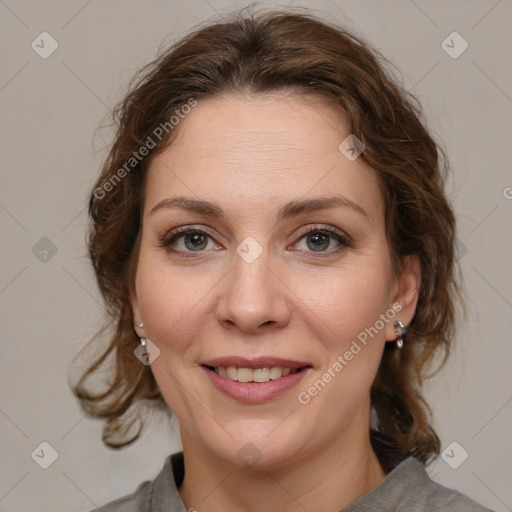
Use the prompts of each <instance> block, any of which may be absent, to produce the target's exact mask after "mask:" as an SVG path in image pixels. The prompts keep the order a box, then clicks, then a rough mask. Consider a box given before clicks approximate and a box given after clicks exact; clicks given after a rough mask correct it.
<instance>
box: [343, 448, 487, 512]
mask: <svg viewBox="0 0 512 512" xmlns="http://www.w3.org/2000/svg"><path fill="white" fill-rule="evenodd" d="M374 510H379V511H381V512H394V511H396V510H404V511H405V510H406V511H407V512H492V511H491V510H489V509H487V508H485V507H483V506H482V505H479V504H478V503H476V502H474V501H473V500H471V499H469V498H468V497H467V496H464V495H463V494H461V493H460V492H458V491H455V490H453V489H448V488H447V487H444V486H442V485H440V484H438V483H436V482H434V481H433V480H432V479H431V478H430V477H429V475H428V473H427V471H426V470H425V468H424V466H423V464H422V463H421V462H420V461H418V460H417V459H415V458H414V457H409V458H407V459H405V460H403V461H402V462H400V464H398V465H397V466H396V467H395V468H394V469H393V470H392V471H391V472H390V473H389V474H388V475H387V477H386V478H385V479H384V481H383V482H382V483H381V484H380V485H378V486H377V487H375V488H374V489H372V490H371V491H370V492H368V493H367V494H365V495H364V496H362V497H361V498H359V499H358V500H357V501H356V502H354V503H353V504H352V505H350V506H349V507H348V508H346V509H345V510H344V511H343V512H372V511H374Z"/></svg>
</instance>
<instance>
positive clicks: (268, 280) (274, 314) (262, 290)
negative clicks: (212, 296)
mask: <svg viewBox="0 0 512 512" xmlns="http://www.w3.org/2000/svg"><path fill="white" fill-rule="evenodd" d="M221 283H222V284H220V286H221V288H220V290H219V293H220V295H219V299H218V306H217V319H218V322H219V323H220V324H221V325H222V326H223V327H225V328H228V329H239V330H240V331H243V332H244V333H250V334H257V333H262V332H268V331H269V330H272V329H279V328H283V327H285V326H286V325H287V324H288V323H289V322H290V296H291V292H290V290H289V288H288V287H287V286H286V285H285V284H284V283H283V281H282V280H281V279H280V277H278V272H277V271H276V270H275V269H272V268H270V266H269V261H268V260H267V258H266V253H265V252H264V253H263V254H261V255H260V257H259V258H258V259H256V261H253V262H251V263H248V262H246V261H244V260H243V259H242V258H241V257H238V256H236V257H235V262H234V265H233V267H232V269H231V271H230V272H229V273H228V274H227V275H226V277H225V278H224V279H223V280H222V281H221Z"/></svg>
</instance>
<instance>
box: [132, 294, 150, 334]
mask: <svg viewBox="0 0 512 512" xmlns="http://www.w3.org/2000/svg"><path fill="white" fill-rule="evenodd" d="M130 305H131V307H132V316H133V323H134V326H133V328H134V329H135V332H136V333H137V336H138V337H139V338H145V337H146V331H145V329H144V327H139V325H138V324H139V323H141V322H142V321H143V320H142V316H141V314H140V306H139V299H138V297H137V291H136V290H135V286H132V287H131V288H130Z"/></svg>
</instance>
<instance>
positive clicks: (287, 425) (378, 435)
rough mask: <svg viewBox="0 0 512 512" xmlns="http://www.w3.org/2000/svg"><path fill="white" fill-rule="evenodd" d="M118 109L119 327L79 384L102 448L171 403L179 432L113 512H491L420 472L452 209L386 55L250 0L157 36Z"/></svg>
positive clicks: (98, 235)
mask: <svg viewBox="0 0 512 512" xmlns="http://www.w3.org/2000/svg"><path fill="white" fill-rule="evenodd" d="M116 114H117V115H118V131H117V136H116V139H115V142H114V144H113V146H112V148H111V151H110V154H109V156H108V159H107V161H106V162H105V165H104V168H103V171H102V174H101V176H100V178H99V179H98V182H97V183H96V186H95V188H94V190H93V192H92V194H91V198H90V216H91V231H90V236H89V250H90V255H91V258H92V262H93V265H94V269H95V272H96V275H97V279H98V283H99V287H100V289H101V292H102V294H103V296H104V299H105V302H106V304H107V306H108V313H109V315H110V319H111V321H112V320H113V322H114V324H115V329H114V330H113V332H112V333H111V342H110V344H109V346H108V348H107V349H106V350H105V351H104V353H103V355H102V357H101V358H100V359H98V360H97V361H95V362H94V364H92V365H91V366H90V368H88V370H87V371H86V373H85V374H84V376H83V377H82V379H81V380H80V381H79V382H78V384H77V385H76V386H75V387H74V392H75V394H76V395H77V396H78V397H79V398H80V400H81V402H82V405H83V407H84V409H85V410H86V411H87V413H88V414H89V415H91V416H93V417H99V418H104V419H105V420H106V421H105V427H104V441H105V443H106V444H107V445H108V446H111V447H120V446H123V445H126V444H128V443H130V442H133V441H134V440H135V439H137V437H138V436H139V434H140V431H141V428H142V424H143V418H142V416H143V415H142V412H141V410H142V409H141V406H142V404H147V403H150V404H154V405H155V406H164V407H166V408H167V407H168V409H169V410H170V411H172V413H173V414H174V415H176V417H177V419H178V422H179V425H180V434H181V440H182V445H183V451H182V452H179V453H176V454H173V455H171V456H169V458H168V459H167V461H166V464H165V466H164V468H163V469H162V471H161V473H160V474H159V475H158V476H157V477H156V479H155V480H154V481H151V482H144V483H143V484H141V485H140V486H139V487H138V488H137V490H136V491H135V492H134V494H132V495H130V496H127V497H125V498H122V499H120V500H117V501H115V502H113V503H111V504H109V505H107V506H105V507H102V510H104V511H123V512H128V511H130V512H131V511H139V510H141V511H142V510H144V511H157V510H158V511H160V510H166V511H171V510H175V511H182V512H183V511H185V510H197V511H199V512H208V511H219V510H226V511H231V510H244V511H259V510H269V509H272V510H279V511H293V510H307V511H311V512H312V511H320V510H321V511H340V510H343V511H345V512H349V511H350V512H355V511H363V510H364V511H367V510H379V511H394V510H414V511H427V510H428V511H432V510H443V511H444V510H457V511H482V510H486V509H484V508H483V507H481V506H479V505H478V504H476V503H474V502H473V501H471V500H469V499H468V498H467V497H465V496H463V495H461V494H459V493H458V492H456V491H454V490H449V489H446V488H444V487H441V486H440V485H438V484H436V483H434V482H432V481H431V480H430V479H429V477H428V475H427V473H426V471H425V469H424V465H425V464H427V463H428V462H430V461H431V460H432V458H434V457H436V456H437V455H439V451H440V441H439V438H438V437H437V435H436V433H435V431H434V429H433V428H432V426H431V424H430V416H429V409H428V406H427V405H426V403H425V401H424V399H423V397H422V394H421V384H422V379H423V377H424V375H425V372H426V370H427V367H428V365H429V363H431V362H432V361H433V359H434V358H435V357H437V356H438V354H439V353H441V354H443V355H445V356H446V355H447V354H448V351H449V347H450V343H451V341H452V340H453V337H454V324H455V306H456V301H457V299H458V286H457V280H456V262H455V258H454V236H455V219H454V214H453V210H452V208H451V206H450V205H449V204H448V202H447V200H446V198H445V196H444V193H443V180H444V170H445V167H444V161H443V160H442V159H441V157H440V155H441V151H440V150H439V148H438V147H437V145H436V143H435V142H434V140H433V139H432V137H431V135H430V134H429V133H428V131H427V130H426V129H425V127H424V126H423V124H422V122H421V114H420V110H419V107H417V106H416V104H415V103H414V99H413V98H412V97H410V96H409V95H408V94H407V93H406V92H405V91H404V90H403V89H402V88H400V86H398V85H397V84H395V82H394V81H393V79H392V78H391V76H390V74H389V73H388V72H387V71H386V70H385V64H384V61H383V59H382V58H381V57H380V56H379V55H378V54H377V53H376V52H375V51H373V50H371V49H369V48H368V46H367V45H366V44H365V43H363V42H362V41H361V40H359V39H358V38H356V37H354V36H353V35H351V34H349V33H347V32H346V31H344V30H341V29H339V28H337V27H333V26H330V25H328V24H326V23H325V22H322V21H320V20H317V19H315V18H313V17H311V16H306V15H297V14H290V13H286V12H271V13H267V14H264V15H258V16H245V17H244V16H240V17H238V18H236V19H233V20H227V21H226V22H225V23H219V24H215V25H211V26H208V27H206V28H203V29H201V30H198V31H196V32H195V33H193V34H191V35H190V36H188V37H186V38H185V39H183V40H182V41H180V42H179V43H178V44H176V45H175V46H174V47H172V48H171V49H170V50H168V51H167V52H165V53H164V54H162V55H161V56H160V57H159V58H158V59H157V60H156V61H155V62H153V63H152V64H150V65H149V66H148V68H147V69H144V70H142V71H141V72H140V74H139V76H138V79H137V81H136V83H135V84H134V85H133V87H132V89H131V91H130V93H129V94H128V95H127V97H126V98H125V99H124V100H123V102H122V103H121V104H120V105H119V106H118V107H117V109H116ZM109 357H114V358H115V364H114V368H113V370H114V375H113V379H112V381H111V382H110V384H109V387H108V388H107V389H105V390H104V392H101V393H98V392H92V391H90V390H88V386H87V385H86V384H87V380H88V379H89V378H90V377H91V376H94V375H95V374H96V373H97V372H98V371H99V370H100V369H101V367H102V365H103V363H105V362H106V361H107V359H108V358H109ZM134 430H135V432H134Z"/></svg>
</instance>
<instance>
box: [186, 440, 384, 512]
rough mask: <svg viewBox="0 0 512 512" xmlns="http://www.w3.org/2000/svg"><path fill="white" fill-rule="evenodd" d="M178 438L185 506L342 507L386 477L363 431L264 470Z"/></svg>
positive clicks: (252, 510) (250, 510)
mask: <svg viewBox="0 0 512 512" xmlns="http://www.w3.org/2000/svg"><path fill="white" fill-rule="evenodd" d="M347 439H349V440H350V441H349V442H347ZM182 442H183V453H184V460H185V468H186V471H185V478H184V481H183V484H182V486H181V487H180V489H179V492H180V495H181V498H182V500H183V502H184V504H185V506H186V508H187V510H195V509H196V510H198V511H200V512H213V511H218V510H223V511H225V512H235V511H236V512H238V511H239V510H244V511H247V512H260V511H266V510H280V511H283V512H292V511H297V510H308V511H309V512H320V511H322V512H325V511H331V510H342V509H344V508H346V507H347V506H348V505H350V504H351V503H353V502H354V501H355V500H357V499H358V498H360V497H361V496H362V495H363V494H366V493H367V492H368V491H370V490H371V489H373V488H374V487H376V486H377V485H378V484H380V483H381V482H382V481H383V480H384V478H385V477H386V473H385V472H384V470H383V469H382V467H381V465H380V463H379V461H378V459H377V457H376V455H375V453H374V452H373V450H372V447H371V444H370V440H369V436H368V435H367V434H366V432H365V433H363V435H361V434H358V438H357V440H356V441H355V440H354V436H343V439H339V440H337V441H335V442H334V443H329V445H328V446H327V447H325V444H324V449H323V451H322V450H321V451H315V452H314V453H308V454H305V455H303V456H302V458H301V459H300V460H294V462H293V464H287V465H283V464H279V465H275V466H269V467H265V468H264V469H263V470H256V469H255V468H254V467H253V468H244V467H240V466H235V465H233V464H230V463H227V462H225V461H223V460H221V459H219V458H218V457H216V456H215V455H214V454H212V453H211V452H210V451H208V450H206V449H204V447H199V446H198V444H197V442H195V440H194V439H189V438H188V437H187V435H186V433H182Z"/></svg>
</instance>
